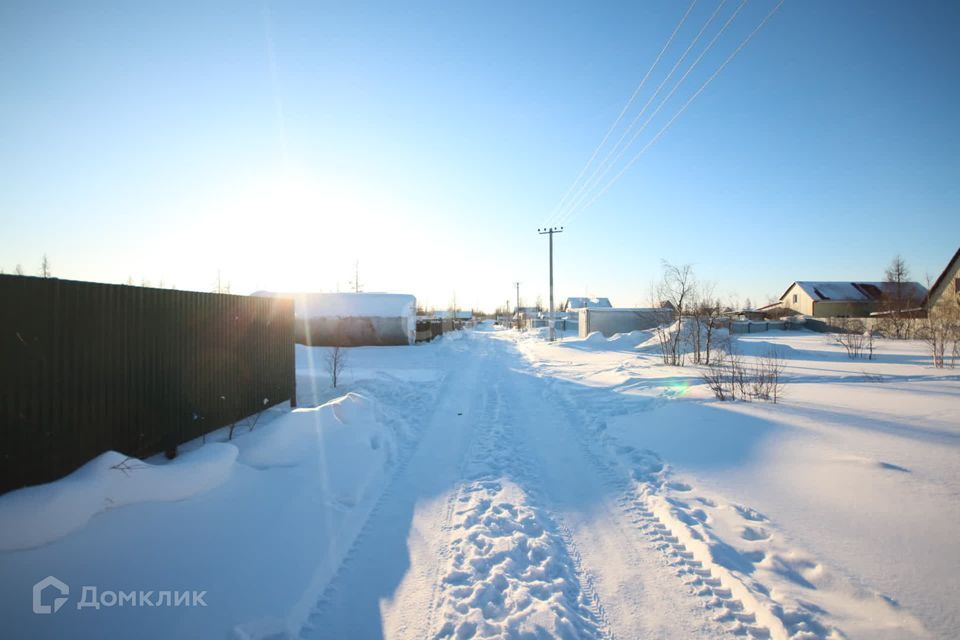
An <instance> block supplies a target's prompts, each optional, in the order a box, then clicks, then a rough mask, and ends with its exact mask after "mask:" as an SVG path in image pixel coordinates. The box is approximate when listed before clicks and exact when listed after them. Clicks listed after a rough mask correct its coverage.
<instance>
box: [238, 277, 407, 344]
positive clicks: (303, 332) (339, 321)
mask: <svg viewBox="0 0 960 640" xmlns="http://www.w3.org/2000/svg"><path fill="white" fill-rule="evenodd" d="M254 295H265V296H282V297H285V298H286V297H289V298H293V300H294V316H295V320H294V321H295V322H296V326H295V328H294V330H295V333H296V336H297V342H300V343H302V344H308V345H313V346H338V345H339V346H342V347H359V346H368V345H405V344H413V343H414V342H416V340H417V299H416V298H415V297H414V296H412V295H408V294H402V293H271V292H265V291H263V292H257V293H255V294H254Z"/></svg>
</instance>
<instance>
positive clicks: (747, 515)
mask: <svg viewBox="0 0 960 640" xmlns="http://www.w3.org/2000/svg"><path fill="white" fill-rule="evenodd" d="M733 508H734V509H736V510H737V513H739V514H740V516H741V517H742V518H744V519H745V520H750V521H751V522H766V521H767V516H765V515H763V514H762V513H760V512H759V511H757V510H756V509H751V508H750V507H745V506H743V505H741V504H735V505H733Z"/></svg>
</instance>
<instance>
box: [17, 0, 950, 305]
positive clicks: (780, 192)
mask: <svg viewBox="0 0 960 640" xmlns="http://www.w3.org/2000/svg"><path fill="white" fill-rule="evenodd" d="M690 6H691V5H690V2H689V0H676V1H664V0H650V1H647V2H624V3H613V2H604V3H592V2H583V1H580V2H562V1H561V2H556V1H553V2H515V1H490V2H474V3H466V2H449V1H447V2H413V3H383V4H378V3H365V2H336V3H325V2H316V1H313V2H302V3H297V2H266V3H263V2H261V3H246V2H233V1H229V2H226V1H225V2H212V1H211V2H178V1H171V2H164V3H128V2H126V3H125V2H116V3H104V2H84V3H80V2H61V3H54V2H23V3H18V2H10V1H7V2H4V3H2V5H0V87H2V89H0V91H2V92H3V99H2V100H0V187H2V188H0V268H3V269H4V270H5V271H6V272H8V273H9V272H11V271H13V270H14V269H15V267H16V265H17V264H20V265H22V268H23V270H24V271H25V272H26V273H28V274H30V273H36V272H37V270H38V269H39V266H40V262H41V259H42V256H43V255H44V254H46V255H47V256H48V258H49V261H50V264H51V267H52V271H53V274H54V275H55V276H58V277H63V278H71V279H79V280H94V281H103V282H118V283H120V282H126V281H127V280H128V279H132V280H133V281H134V282H136V283H138V284H139V283H141V282H148V283H150V284H152V285H154V286H156V285H159V284H161V283H162V285H163V286H176V287H177V288H179V289H194V290H201V291H204V290H210V289H212V288H213V287H214V286H215V285H216V283H217V278H218V274H219V277H220V279H221V282H229V283H230V286H231V290H232V291H233V292H234V293H250V292H253V291H256V290H261V289H266V290H274V291H336V290H349V289H350V288H351V287H352V280H353V279H354V270H355V266H357V267H358V268H359V280H360V284H361V286H362V288H363V290H366V291H389V292H402V293H412V294H414V295H416V296H417V298H418V301H420V302H421V303H422V304H424V305H425V306H428V307H429V306H435V307H437V308H443V307H446V306H448V305H449V304H451V302H452V301H454V300H456V304H457V306H458V307H475V308H476V307H482V308H486V309H493V308H494V307H495V306H497V305H501V304H504V303H506V301H507V300H510V302H511V304H513V302H514V300H515V297H516V291H515V288H514V284H513V283H514V282H517V281H519V282H520V283H521V284H520V295H521V298H522V299H523V302H524V303H527V304H532V303H533V302H535V301H536V299H537V298H538V297H540V298H541V299H542V301H543V302H544V303H545V304H546V302H547V300H548V295H549V288H548V277H549V276H548V266H549V265H548V245H547V237H546V236H542V235H539V234H538V233H537V230H538V228H539V227H541V226H544V225H546V224H549V223H551V222H553V223H558V222H562V223H563V226H564V231H563V233H562V234H559V235H556V236H555V237H554V278H555V297H556V299H557V301H558V302H559V301H560V300H563V299H564V298H565V297H566V296H581V295H593V296H606V297H609V298H611V300H612V301H613V303H614V304H615V305H617V306H637V305H645V304H647V303H648V302H649V301H650V290H651V283H653V282H654V281H656V280H657V279H658V278H659V274H660V268H661V263H662V261H664V260H666V261H669V262H671V263H675V264H688V263H689V264H692V265H693V268H694V270H695V272H696V273H697V275H698V277H699V278H700V279H701V280H702V281H704V282H705V283H709V284H711V285H712V286H713V290H714V292H715V293H716V295H718V296H720V297H722V298H724V299H726V300H731V301H737V302H743V301H745V300H746V299H749V300H750V301H751V302H752V303H753V304H755V305H759V304H762V303H764V302H766V301H767V300H768V299H769V298H771V297H773V298H776V297H778V296H779V295H780V294H781V293H782V292H783V291H784V290H785V289H786V287H787V286H788V285H789V284H790V283H791V282H793V281H794V280H817V279H819V280H882V279H883V271H884V268H885V267H886V265H887V264H888V263H889V262H890V260H891V259H892V258H893V257H894V256H895V255H897V254H900V255H902V256H903V258H904V259H905V260H906V262H907V264H908V266H909V267H910V269H911V272H912V275H913V277H914V278H915V279H917V280H920V281H923V280H924V279H925V277H926V275H927V274H929V275H930V276H931V277H933V278H935V277H936V276H937V275H938V274H939V273H940V271H941V270H942V269H943V267H944V266H945V265H946V262H947V260H948V259H949V258H950V257H951V256H952V255H953V253H954V251H956V250H957V248H958V246H960V154H958V153H957V149H958V148H960V124H958V119H957V114H958V113H960V55H958V52H957V45H956V40H955V34H956V33H957V31H958V29H960V4H958V3H956V2H925V1H919V2H901V1H897V2H888V1H876V0H869V1H863V2H854V1H845V2H835V1H832V0H831V1H828V0H822V1H821V0H805V1H800V0H786V1H785V2H784V3H783V4H782V6H780V7H779V9H778V10H777V11H776V12H775V13H774V14H773V15H772V16H771V17H770V18H769V20H768V21H767V22H766V23H764V24H763V26H762V28H761V29H760V30H759V31H757V32H756V33H755V34H754V36H753V37H752V38H751V39H750V40H749V41H748V42H747V44H746V45H745V46H744V47H743V48H742V49H740V50H739V51H738V52H737V53H736V54H735V56H734V57H733V58H732V59H731V60H730V61H729V63H728V64H727V65H726V66H725V67H723V68H722V70H720V72H719V73H718V74H717V75H716V76H714V77H713V79H712V80H711V81H710V82H709V83H708V84H707V85H706V86H705V87H704V88H703V90H702V92H700V93H699V94H697V95H696V96H695V97H694V99H693V100H692V101H691V102H690V103H689V105H688V106H687V108H686V109H684V110H683V111H680V109H681V108H682V107H683V105H684V104H685V103H686V102H687V101H688V100H689V99H690V98H691V97H692V96H694V94H695V93H696V92H697V91H698V89H699V88H700V87H701V86H702V85H703V84H704V82H705V81H707V80H708V78H710V77H711V76H712V74H714V72H715V71H717V70H718V69H719V68H720V66H721V64H722V63H723V62H724V60H726V59H727V58H728V56H730V55H731V54H732V53H733V52H734V51H735V50H737V48H738V46H739V45H740V44H741V43H742V42H743V41H744V40H745V38H747V36H748V35H749V34H750V33H751V32H752V31H753V30H754V29H755V28H756V27H757V26H758V25H759V24H760V23H761V21H762V20H763V19H764V17H765V16H767V15H768V14H769V13H770V11H771V10H773V9H774V8H775V7H776V6H777V2H776V0H749V1H748V2H746V4H744V5H743V6H742V8H740V7H741V0H727V1H726V2H725V3H723V5H722V6H721V5H720V0H709V1H708V0H698V2H696V4H695V5H693V7H692V9H690V8H689V7H690ZM738 8H740V9H739V11H737V9H738ZM688 9H689V12H688ZM715 10H716V11H717V14H716V17H715V18H714V20H713V21H712V22H710V23H709V24H708V25H707V27H706V28H705V29H704V32H703V36H702V37H701V38H700V40H697V41H696V43H695V44H693V46H692V47H691V48H690V52H689V53H688V55H687V56H686V57H685V58H683V59H682V60H681V55H682V53H683V52H684V50H685V49H686V48H687V47H688V45H691V44H692V43H694V38H695V36H696V35H697V33H698V32H699V31H700V29H701V28H703V27H704V25H705V24H707V20H708V18H709V17H710V16H711V15H712V14H713V12H714V11H715ZM735 11H736V12H737V13H736V15H735V16H734V17H733V19H732V21H730V22H729V25H728V26H727V28H726V29H724V30H723V31H722V32H720V29H721V28H722V26H723V25H724V24H725V23H726V21H727V20H728V19H729V18H730V17H731V16H733V14H734V12H735ZM685 14H686V20H685V21H684V22H683V23H682V24H681V25H680V26H679V28H678V24H679V23H680V20H681V18H682V17H683V16H684V15H685ZM675 29H676V33H675V36H674V38H673V40H672V42H671V44H670V46H669V47H667V48H666V49H664V44H665V43H666V42H667V41H668V38H670V36H671V33H673V32H674V30H675ZM718 33H719V35H717V34H718ZM714 36H716V40H714V41H713V45H712V47H710V48H709V49H707V46H708V44H709V43H710V42H711V40H712V39H713V38H714ZM704 50H705V52H704ZM661 51H663V53H662V55H660V58H659V61H658V62H657V64H656V65H655V66H653V63H654V61H655V60H657V58H658V54H660V52H661ZM701 52H703V55H702V57H699V56H700V54H701ZM698 57H699V62H697V64H696V66H694V67H693V68H692V69H691V70H690V72H689V73H688V74H687V75H686V77H685V78H683V81H682V82H680V83H679V85H677V89H676V91H675V92H674V93H673V94H672V95H670V94H669V91H670V90H671V87H673V86H674V85H675V83H676V82H677V81H678V80H680V79H681V77H682V76H683V74H684V73H685V72H686V70H687V68H688V67H689V66H690V64H691V63H693V62H694V61H695V60H697V59H698ZM678 61H679V62H680V63H679V65H677V67H676V68H677V71H676V72H675V73H674V75H672V76H669V71H670V69H671V68H672V67H673V66H674V65H675V64H677V63H678ZM648 71H649V75H648V76H647V80H646V81H645V82H644V83H643V85H640V83H641V80H642V79H643V78H644V76H645V75H646V74H647V73H648ZM661 82H662V83H663V85H662V86H663V89H662V90H661V92H660V93H656V88H657V86H658V85H659V84H660V83H661ZM638 85H639V86H640V90H639V91H637V93H636V95H637V97H636V98H635V100H634V103H633V104H632V105H631V110H630V111H628V112H627V115H626V116H625V118H624V119H622V120H621V121H620V124H619V128H618V129H616V130H615V131H614V133H613V134H612V135H611V136H610V137H609V138H608V140H607V143H606V145H605V146H604V147H603V148H601V149H600V151H599V153H598V154H597V155H596V156H595V160H594V163H593V164H591V165H590V166H589V167H588V169H587V171H586V173H585V175H586V176H589V175H592V172H593V170H594V169H595V168H597V167H598V166H599V167H600V168H601V169H603V168H604V167H605V166H607V165H604V164H601V161H602V160H603V159H604V158H605V157H606V153H607V152H608V151H609V150H610V148H611V147H613V144H614V142H615V141H616V140H617V139H619V137H620V135H621V132H622V131H623V130H624V129H625V128H626V126H627V125H628V123H629V122H630V121H631V120H632V119H633V118H634V116H635V114H636V113H639V112H640V108H641V107H642V106H643V104H644V103H646V102H648V101H650V106H649V108H648V110H647V111H645V112H644V113H643V115H642V117H641V118H640V119H639V120H638V121H637V122H638V125H637V127H636V128H634V129H632V130H631V133H630V134H628V136H627V137H626V138H624V140H625V141H626V140H629V139H630V137H631V136H632V135H633V133H632V132H633V131H638V130H639V134H638V137H637V139H636V142H635V144H634V146H632V147H630V148H629V149H627V151H626V152H625V153H624V154H623V155H622V158H621V160H619V164H617V163H616V162H614V161H613V159H614V158H615V157H616V154H614V155H613V156H611V162H610V166H611V170H610V172H609V173H608V174H605V175H606V179H602V180H598V181H597V186H596V187H595V190H594V191H587V192H586V194H585V196H584V197H583V198H582V199H581V200H580V204H582V205H587V204H589V206H584V207H578V208H576V209H575V210H573V211H571V212H570V215H560V216H557V215H554V214H555V213H556V211H557V206H558V203H561V201H562V199H563V197H564V194H565V193H567V192H568V190H569V189H570V188H571V186H573V188H574V190H576V188H577V187H578V186H579V185H580V184H582V183H575V180H576V178H577V176H578V174H579V173H580V172H581V170H582V169H583V168H584V166H585V165H586V164H587V162H588V160H590V158H591V156H592V154H593V153H594V150H595V149H597V147H598V144H599V143H600V142H601V140H603V139H604V135H605V133H606V132H607V131H608V130H609V129H610V127H611V125H612V124H614V122H615V121H616V119H617V117H618V114H620V113H621V111H622V110H623V109H624V105H625V104H626V103H627V101H628V99H629V98H630V96H631V94H633V93H634V91H635V90H636V89H637V88H638ZM668 95H670V97H669V99H667V100H665V101H663V100H664V98H666V97H667V96H668ZM661 101H663V102H662V106H659V105H660V104H661ZM658 106H659V110H657V111H655V110H656V109H657V108H658ZM651 115H652V117H651ZM674 116H676V117H675V119H674ZM648 118H650V121H649V124H648V125H647V126H646V127H644V128H642V129H641V128H640V127H641V125H642V123H643V122H645V121H646V120H647V119H648ZM668 124H669V126H667V128H666V129H664V126H665V125H668ZM661 130H662V131H663V133H662V134H661V135H660V136H659V137H657V138H656V139H655V140H654V141H653V143H652V144H649V145H648V143H649V142H650V141H651V140H653V138H654V136H656V134H657V132H659V131H661ZM641 149H643V152H642V154H641V155H640V156H639V157H638V158H637V160H636V162H635V163H633V164H632V165H631V166H630V167H629V168H628V169H627V170H626V171H624V172H623V173H622V175H620V177H619V178H618V179H617V180H616V181H615V182H614V183H611V184H610V186H609V188H607V189H606V190H605V191H603V192H602V193H600V194H599V195H598V196H597V197H596V198H594V197H593V196H594V195H596V194H597V193H598V192H600V190H601V189H603V188H604V187H605V186H606V185H607V179H609V178H612V177H613V176H615V175H617V173H618V172H619V171H620V169H621V168H622V167H623V166H624V165H626V163H627V161H628V160H629V159H630V158H633V157H635V155H636V153H638V152H640V150H641ZM614 150H616V149H614ZM598 175H604V174H602V172H601V173H600V174H598ZM587 186H590V185H589V184H588V185H587ZM574 193H576V191H574ZM567 202H571V201H570V200H567ZM574 202H575V200H574ZM561 211H565V209H561Z"/></svg>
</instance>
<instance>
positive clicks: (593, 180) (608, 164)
mask: <svg viewBox="0 0 960 640" xmlns="http://www.w3.org/2000/svg"><path fill="white" fill-rule="evenodd" d="M747 1H748V0H742V2H741V3H740V6H739V7H738V8H737V9H736V10H735V11H734V12H733V15H732V16H731V17H730V18H729V19H728V20H727V22H726V24H724V26H723V27H721V29H720V31H719V32H718V33H717V35H716V36H714V38H713V40H711V41H710V43H709V44H708V45H707V47H706V49H704V50H703V51H702V52H701V53H700V55H699V56H698V57H697V59H696V60H695V61H694V63H693V64H692V65H691V66H690V68H689V69H687V71H686V72H685V73H684V75H683V76H682V77H681V79H680V81H679V82H677V84H676V85H674V87H673V89H672V90H671V91H670V93H669V94H668V95H667V97H666V98H664V100H663V101H661V103H660V105H659V106H658V107H657V109H656V110H655V111H654V112H653V114H652V115H651V116H650V117H649V118H647V120H646V121H645V122H644V123H643V125H642V126H641V127H640V129H639V130H638V131H637V132H636V133H635V134H634V135H633V137H632V138H631V139H630V142H628V143H627V144H626V145H625V146H624V147H622V148H621V146H620V145H621V144H623V141H624V140H625V139H626V137H627V136H628V135H629V134H630V132H631V131H632V130H633V128H634V126H636V124H637V122H638V121H639V120H640V118H641V117H643V114H645V113H646V112H647V109H648V108H649V107H650V105H651V103H653V101H654V100H655V99H656V98H657V96H658V95H660V92H661V91H662V90H663V87H664V85H666V83H667V82H668V81H669V80H670V78H672V77H673V74H674V73H676V71H677V68H678V67H679V66H680V65H681V64H683V61H684V60H686V58H687V55H689V53H690V51H691V50H692V49H693V47H694V46H696V44H697V43H698V42H699V41H700V38H702V37H703V34H704V33H705V32H706V30H707V29H708V28H709V27H710V25H711V24H712V23H713V21H714V20H715V19H716V17H717V14H719V13H720V10H721V9H722V8H723V6H724V5H725V4H726V3H727V0H720V4H718V5H717V8H716V9H714V10H713V13H712V14H710V17H709V18H707V21H706V22H705V23H704V24H703V26H702V27H701V28H700V31H699V32H698V33H697V35H696V36H694V38H693V40H692V41H691V42H690V44H689V45H687V48H686V49H685V50H684V51H683V53H682V54H681V55H680V57H679V58H677V61H676V62H675V63H674V64H673V67H672V68H671V69H670V71H669V72H668V73H667V75H666V77H664V78H663V80H661V81H660V84H659V85H657V88H656V89H655V90H654V92H653V95H651V96H650V97H649V98H648V99H647V101H646V103H645V104H644V105H643V108H641V109H640V111H639V112H638V113H637V115H635V116H634V117H633V120H632V121H631V122H630V124H629V126H627V128H626V129H624V131H623V133H622V134H621V135H620V139H619V140H617V143H616V144H615V145H613V148H612V149H610V151H609V152H608V153H607V155H606V156H605V157H604V159H603V160H602V161H601V162H600V164H598V165H597V168H596V169H594V171H593V173H592V174H591V175H590V177H589V178H588V179H587V180H586V181H585V182H584V183H583V184H582V185H581V186H580V188H579V189H578V190H577V193H576V194H575V195H574V197H573V198H572V199H571V200H570V201H568V205H569V206H568V207H567V210H566V211H564V212H562V213H561V214H560V215H559V221H563V220H564V219H565V218H566V217H567V216H568V214H570V213H571V212H572V211H575V210H576V208H577V205H579V204H580V203H582V202H583V200H584V199H586V197H587V196H588V195H589V192H590V190H592V189H593V188H594V187H596V186H597V184H599V183H600V181H601V180H603V177H604V176H606V175H607V174H608V173H609V172H610V169H611V168H612V167H613V166H614V165H615V164H616V163H617V162H618V161H619V160H620V158H621V157H623V154H624V153H626V150H627V149H629V148H630V145H632V144H633V142H634V141H635V140H636V139H637V137H638V136H639V135H640V134H641V133H643V131H644V130H645V129H646V128H647V125H649V124H650V121H651V120H652V119H653V118H654V117H655V116H656V114H657V113H659V111H660V109H662V108H663V105H664V104H665V103H666V102H667V100H669V99H670V97H671V96H672V95H673V93H674V92H675V91H676V90H677V87H679V86H680V84H682V82H683V80H684V79H685V78H686V77H687V76H688V75H689V74H690V72H691V71H692V70H693V68H694V67H696V66H697V63H699V62H700V60H701V59H702V58H703V56H704V55H705V54H706V53H707V52H708V51H710V49H711V48H712V47H713V44H714V43H715V42H716V41H717V38H719V37H720V35H721V34H722V33H723V32H724V31H725V30H726V28H727V26H729V24H730V23H731V22H732V21H733V19H734V18H735V17H736V16H737V14H738V13H740V10H741V9H743V7H744V5H745V4H746V3H747ZM611 158H613V160H611ZM598 174H599V175H598Z"/></svg>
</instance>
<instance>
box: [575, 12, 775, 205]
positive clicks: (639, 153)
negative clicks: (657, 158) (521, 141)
mask: <svg viewBox="0 0 960 640" xmlns="http://www.w3.org/2000/svg"><path fill="white" fill-rule="evenodd" d="M783 3H784V0H780V1H779V2H777V4H776V6H774V7H773V9H771V10H770V13H768V14H767V15H766V16H765V17H764V18H763V20H761V21H760V24H758V25H757V26H756V27H755V28H754V30H753V31H751V32H750V35H748V36H747V37H746V38H745V39H744V40H743V42H741V43H740V45H739V46H738V47H737V48H736V49H734V51H733V53H731V54H730V55H729V56H727V59H726V60H724V61H723V64H721V65H720V66H719V67H718V68H717V70H716V71H714V72H713V74H712V75H711V76H710V77H709V78H707V80H706V82H704V83H703V84H702V85H700V88H699V89H697V91H696V92H695V93H694V94H693V95H692V96H690V99H688V100H687V101H686V102H685V103H684V104H683V106H682V107H680V110H679V111H677V112H676V113H675V114H674V115H673V117H672V118H670V120H669V121H667V124H665V125H664V126H663V128H661V129H660V131H658V132H657V134H656V135H655V136H653V138H651V139H650V141H649V142H647V144H645V145H644V146H643V148H642V149H640V151H639V152H637V154H636V155H635V156H633V158H631V159H630V162H628V163H627V164H626V165H625V166H624V167H623V169H621V170H620V172H619V173H617V174H616V175H615V176H614V177H613V178H611V180H610V182H608V183H607V184H606V186H604V188H603V189H602V190H600V192H598V193H597V194H596V195H595V196H594V197H593V198H591V199H590V201H589V202H587V204H586V205H585V206H584V207H581V209H580V211H584V210H586V209H588V208H589V207H590V206H591V205H593V203H594V202H595V201H596V200H597V199H598V198H600V197H601V196H602V195H604V194H605V193H606V192H607V191H609V190H610V187H612V186H613V185H614V184H615V183H616V182H617V181H618V180H619V179H620V177H621V176H623V174H624V173H626V172H627V171H628V170H629V169H630V167H632V166H633V165H634V163H636V161H637V160H639V159H640V157H641V156H642V155H643V154H644V153H645V152H646V151H647V149H649V148H650V147H652V146H653V144H654V143H655V142H656V141H657V140H659V139H660V136H662V135H663V134H664V133H666V131H667V129H669V128H670V125H672V124H673V122H674V121H675V120H676V119H677V118H679V117H680V115H681V114H682V113H683V112H684V111H686V110H687V107H689V106H690V103H692V102H693V101H694V100H696V98H697V96H699V95H700V94H701V93H703V90H704V89H706V88H707V86H708V85H709V84H710V83H711V82H713V79H714V78H716V77H717V76H718V75H720V72H721V71H723V69H724V68H725V67H726V66H727V65H728V64H730V61H731V60H733V59H734V57H736V55H737V54H738V53H740V50H741V49H743V48H744V47H745V46H747V43H749V42H750V40H752V39H753V37H754V36H755V35H756V34H757V32H759V31H760V29H762V28H763V26H764V25H765V24H766V23H767V21H768V20H770V18H772V17H773V14H775V13H776V12H777V11H778V10H779V9H780V6H781V5H782V4H783Z"/></svg>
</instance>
